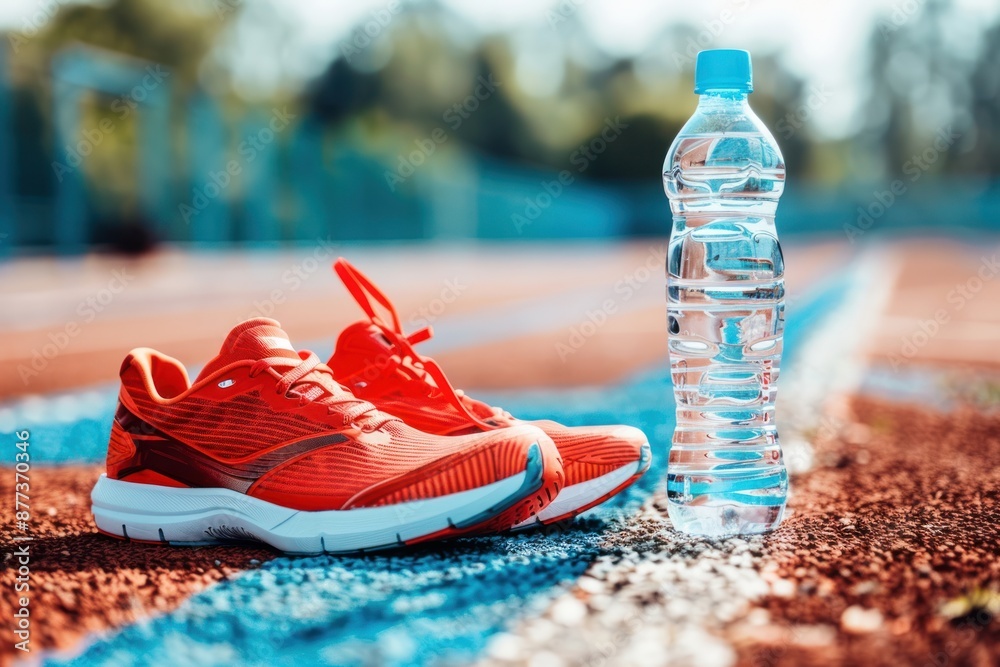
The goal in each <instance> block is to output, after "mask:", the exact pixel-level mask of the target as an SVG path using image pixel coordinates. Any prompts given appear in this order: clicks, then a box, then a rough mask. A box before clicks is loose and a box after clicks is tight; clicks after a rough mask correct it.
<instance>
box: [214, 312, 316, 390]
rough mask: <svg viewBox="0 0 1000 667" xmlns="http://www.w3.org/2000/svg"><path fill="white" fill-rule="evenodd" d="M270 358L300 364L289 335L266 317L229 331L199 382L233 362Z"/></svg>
mask: <svg viewBox="0 0 1000 667" xmlns="http://www.w3.org/2000/svg"><path fill="white" fill-rule="evenodd" d="M267 357H285V358H288V359H294V360H295V361H296V362H298V361H300V359H299V355H298V352H296V351H295V348H294V347H292V343H291V341H290V340H289V339H288V334H286V333H285V332H284V331H283V330H282V329H281V325H280V324H278V323H277V322H275V321H274V320H271V319H268V318H266V317H258V318H254V319H252V320H247V321H246V322H243V323H242V324H239V325H237V326H236V328H234V329H233V330H232V331H230V332H229V335H228V336H226V341H225V342H224V343H223V344H222V349H220V350H219V354H218V355H217V356H216V357H215V358H214V359H212V360H211V361H210V362H208V364H207V365H206V366H205V368H203V369H202V371H201V373H199V374H198V380H201V379H202V378H206V377H208V376H209V375H211V374H212V373H214V372H215V371H217V370H219V369H220V368H223V367H225V366H228V365H229V364H232V363H234V362H237V361H245V360H251V361H258V360H260V359H265V358H267ZM196 381H197V380H196Z"/></svg>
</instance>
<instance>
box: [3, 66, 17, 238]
mask: <svg viewBox="0 0 1000 667" xmlns="http://www.w3.org/2000/svg"><path fill="white" fill-rule="evenodd" d="M6 71H7V49H3V48H0V73H3V72H6ZM10 98H11V95H10V90H9V89H8V88H7V87H6V86H5V85H3V84H2V83H0V257H2V256H4V255H6V254H8V253H9V252H10V248H11V246H13V244H14V243H16V242H17V238H16V237H15V236H14V194H13V190H14V188H13V184H14V173H13V171H12V170H11V161H12V157H13V155H14V146H13V141H14V132H13V126H12V124H11V113H10Z"/></svg>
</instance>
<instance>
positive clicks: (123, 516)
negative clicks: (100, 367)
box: [91, 472, 527, 554]
mask: <svg viewBox="0 0 1000 667" xmlns="http://www.w3.org/2000/svg"><path fill="white" fill-rule="evenodd" d="M526 475H527V473H524V472H522V473H519V474H517V475H513V476H511V477H507V478H506V479H502V480H500V481H498V482H494V483H492V484H489V485H486V486H482V487H478V488H475V489H471V490H469V491H462V492H460V493H452V494H449V495H446V496H440V497H437V498H431V499H429V500H419V501H413V502H408V503H400V504H397V505H389V506H385V507H363V508H358V509H352V510H326V511H315V512H309V511H303V510H295V509H290V508H288V507H282V506H281V505H275V504H274V503H269V502H267V501H264V500H259V499H257V498H253V497H251V496H248V495H246V494H243V493H238V492H236V491H232V490H230V489H223V488H208V489H190V488H173V487H167V486H156V485H153V484H137V483H134V482H125V481H121V480H116V479H110V478H109V477H107V476H106V475H101V478H100V479H99V480H98V481H97V484H96V485H95V486H94V490H93V492H92V493H91V501H92V503H93V505H92V511H93V513H94V520H95V521H96V523H97V527H98V528H100V529H101V530H102V531H104V532H107V533H111V534H114V535H121V536H123V537H129V538H132V539H137V540H148V541H164V542H181V543H192V544H205V543H214V542H217V541H218V536H219V535H223V536H233V535H238V534H244V533H245V534H248V536H253V537H255V538H257V539H259V540H262V541H264V542H267V543H268V544H271V545H272V546H274V547H276V548H277V549H280V550H282V551H286V552H290V553H311V554H316V553H324V552H341V551H357V550H359V549H374V548H379V547H387V546H392V545H395V544H398V543H399V542H406V541H409V540H413V539H415V538H418V537H423V536H425V535H431V534H433V533H436V532H439V531H441V530H444V529H445V528H448V527H449V526H450V525H452V524H462V523H463V522H464V521H466V520H469V519H473V518H475V517H477V515H480V514H482V513H483V512H486V511H488V510H490V509H491V508H493V507H495V506H497V505H499V504H503V503H504V502H506V501H508V500H509V499H510V498H512V497H514V496H516V495H517V494H519V493H523V491H522V490H521V488H522V485H523V484H524V481H525V477H526Z"/></svg>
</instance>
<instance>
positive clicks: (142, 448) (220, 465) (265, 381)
mask: <svg viewBox="0 0 1000 667" xmlns="http://www.w3.org/2000/svg"><path fill="white" fill-rule="evenodd" d="M121 379H122V387H121V392H120V394H119V405H118V411H117V414H116V415H115V420H114V424H113V425H112V427H111V441H110V444H109V445H108V459H107V474H106V475H102V476H101V478H100V479H99V480H98V482H97V485H96V486H95V487H94V491H93V493H92V494H91V499H92V502H93V507H92V510H93V513H94V520H95V521H96V522H97V527H98V528H99V529H100V530H101V531H102V532H104V533H107V534H109V535H112V536H114V537H123V538H128V539H135V540H142V541H154V542H165V543H170V544H198V545H201V544H216V543H220V542H227V541H232V540H239V541H245V540H257V541H261V542H266V543H267V544H270V545H272V546H273V547H275V548H277V549H280V550H282V551H286V552H289V553H302V554H318V553H327V552H345V551H359V550H368V549H380V548H385V547H394V546H398V545H403V544H413V543H415V542H422V541H425V540H429V539H433V538H440V537H451V536H456V535H461V534H465V533H469V532H473V531H476V532H479V531H483V530H497V529H501V528H503V529H506V528H509V527H510V523H511V521H518V522H520V521H524V520H526V519H529V518H530V517H531V516H532V515H533V514H534V513H536V512H538V511H540V510H541V509H542V508H543V507H544V506H545V505H546V504H548V502H549V497H550V496H551V497H553V498H554V497H555V495H556V494H557V493H558V489H559V486H560V485H561V482H562V467H561V465H560V462H559V455H558V452H557V451H556V449H555V446H554V445H553V444H552V441H551V440H550V439H549V438H548V437H547V436H546V435H545V434H544V433H543V432H541V431H540V430H539V429H537V428H534V427H530V426H523V427H519V428H517V429H515V430H509V431H507V430H504V431H492V432H489V433H477V434H470V435H465V436H461V437H443V436H439V435H428V434H426V433H421V432H420V431H418V430H416V429H414V428H413V427H411V426H408V425H406V424H404V423H403V422H402V421H400V420H399V419H397V418H396V417H393V416H390V415H388V414H385V413H384V412H380V411H379V410H377V409H376V408H375V406H373V405H372V404H371V403H368V402H366V401H364V400H361V399H359V398H356V397H355V396H353V395H352V394H351V393H350V392H349V391H348V390H346V389H344V388H343V387H342V386H340V385H339V384H337V382H336V381H335V380H334V379H333V374H332V372H331V371H330V369H329V367H327V366H326V365H325V364H323V363H322V362H320V360H319V359H318V358H317V357H316V356H315V355H313V354H311V353H298V352H296V351H295V350H294V348H293V347H292V345H291V343H290V342H289V340H288V336H287V335H285V333H284V332H283V331H282V330H281V328H280V325H279V324H278V323H277V322H274V321H273V320H268V319H254V320H250V321H248V322H244V323H243V324H240V325H239V326H237V327H236V328H235V329H233V331H232V332H231V333H230V334H229V337H228V338H227V339H226V342H225V344H223V346H222V350H221V352H220V353H219V355H218V356H217V357H216V358H215V359H213V360H212V361H211V362H209V364H208V365H207V366H206V367H205V369H204V370H203V371H202V372H201V375H200V376H199V377H198V379H197V381H196V382H195V383H194V384H193V385H190V384H189V382H188V375H187V371H186V370H185V369H184V367H183V366H182V365H181V364H180V363H179V362H177V361H175V360H174V359H171V358H169V357H166V356H164V355H162V354H160V353H158V352H156V351H154V350H150V349H145V348H140V349H137V350H133V351H132V352H131V353H130V354H129V355H128V357H127V358H126V359H125V362H124V363H123V364H122V368H121Z"/></svg>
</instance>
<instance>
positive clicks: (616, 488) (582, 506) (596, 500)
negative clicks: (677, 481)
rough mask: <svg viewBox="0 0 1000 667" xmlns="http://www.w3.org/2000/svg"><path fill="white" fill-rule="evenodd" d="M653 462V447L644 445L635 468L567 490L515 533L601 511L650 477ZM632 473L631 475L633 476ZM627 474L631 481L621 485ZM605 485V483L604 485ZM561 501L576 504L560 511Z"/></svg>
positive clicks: (624, 468) (628, 480)
mask: <svg viewBox="0 0 1000 667" xmlns="http://www.w3.org/2000/svg"><path fill="white" fill-rule="evenodd" d="M652 461H653V454H652V450H651V448H650V446H649V443H648V442H647V443H644V444H643V445H642V447H641V448H640V450H639V460H638V461H636V462H635V463H634V464H629V465H626V466H622V467H621V468H619V469H618V470H614V471H612V472H610V473H608V474H607V475H604V476H603V477H600V478H597V479H596V480H589V481H587V482H583V483H580V484H574V485H572V486H567V487H566V488H564V489H563V491H562V493H561V494H560V496H556V499H555V500H554V501H553V502H552V504H551V505H549V506H548V507H546V508H545V510H544V511H542V512H540V513H538V514H536V515H534V516H532V517H530V518H529V519H526V520H524V521H522V522H520V523H517V524H515V525H514V526H513V527H512V528H511V530H514V531H522V530H529V529H531V528H537V527H540V526H547V525H550V524H553V523H559V522H561V521H567V520H569V519H572V518H573V517H575V516H578V515H580V514H582V513H583V512H586V511H587V510H589V509H592V508H594V507H597V506H598V505H600V504H601V503H603V502H604V501H606V500H609V499H610V498H611V497H613V496H615V495H617V494H618V493H620V492H621V491H622V490H624V489H626V488H628V487H629V486H631V485H632V484H633V483H635V482H636V481H637V480H638V479H639V478H640V477H642V476H643V475H644V474H645V473H646V471H647V470H649V466H650V464H651V463H652ZM630 471H631V475H629V472H630ZM623 474H624V475H628V477H627V478H626V479H625V480H624V481H621V477H622V475H623ZM602 482H604V483H603V484H602ZM609 484H610V485H611V486H610V489H609V488H608V485H609ZM581 487H584V488H581ZM595 494H596V495H595ZM576 496H578V497H580V498H585V499H586V500H583V501H582V502H581V501H580V500H579V498H575V497H576ZM560 497H562V498H564V499H566V498H574V501H571V508H570V509H565V508H562V507H560V503H559V501H560ZM553 510H555V511H553Z"/></svg>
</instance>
